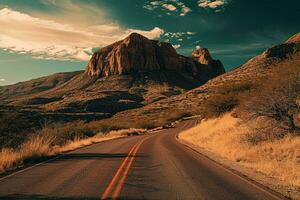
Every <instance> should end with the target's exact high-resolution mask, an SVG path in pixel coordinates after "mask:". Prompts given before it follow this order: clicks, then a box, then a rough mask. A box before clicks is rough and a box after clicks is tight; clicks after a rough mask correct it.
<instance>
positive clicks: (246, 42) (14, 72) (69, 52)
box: [0, 0, 300, 85]
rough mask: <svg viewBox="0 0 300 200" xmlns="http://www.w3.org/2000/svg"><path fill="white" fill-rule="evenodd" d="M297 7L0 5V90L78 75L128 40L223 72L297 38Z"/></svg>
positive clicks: (120, 2)
mask: <svg viewBox="0 0 300 200" xmlns="http://www.w3.org/2000/svg"><path fill="white" fill-rule="evenodd" d="M299 19H300V1H299V0H276V1H274V0H153V1H149V0H22V1H21V0H0V27H1V29H0V85H8V84H14V83H16V82H20V81H25V80H29V79H33V78H37V77H41V76H45V75H50V74H53V73H56V72H66V71H76V70H83V69H85V66H86V64H87V62H88V60H89V58H90V57H91V55H92V54H93V52H94V51H95V50H96V49H98V48H101V47H103V46H106V45H108V44H111V43H113V42H115V41H118V40H121V39H123V38H124V37H126V36H127V35H128V34H130V33H132V32H137V33H140V34H143V35H145V36H146V37H148V38H150V39H156V40H160V41H167V42H171V43H172V44H173V46H174V48H176V50H177V52H178V53H180V54H183V55H186V56H189V55H191V53H192V51H193V50H194V49H196V48H199V47H206V48H208V49H209V50H210V52H211V54H212V56H213V57H214V58H215V59H220V60H221V61H222V62H223V64H224V66H225V68H226V70H227V71H229V70H231V69H233V68H236V67H238V66H240V65H241V64H243V63H245V62H246V61H247V60H249V59H250V58H252V57H254V56H255V55H258V54H260V53H261V52H263V51H264V50H265V49H266V48H268V47H271V46H273V45H276V44H279V43H282V42H284V41H285V40H287V39H288V38H289V37H291V36H292V35H294V34H296V33H298V32H300V21H299Z"/></svg>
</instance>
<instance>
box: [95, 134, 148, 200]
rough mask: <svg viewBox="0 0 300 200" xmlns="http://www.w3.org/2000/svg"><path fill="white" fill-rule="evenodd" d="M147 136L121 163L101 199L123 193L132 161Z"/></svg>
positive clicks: (115, 197) (116, 196)
mask: <svg viewBox="0 0 300 200" xmlns="http://www.w3.org/2000/svg"><path fill="white" fill-rule="evenodd" d="M146 139H147V138H145V139H143V140H141V141H140V142H139V143H136V144H135V145H134V146H133V147H132V148H131V150H130V151H129V153H128V155H127V157H126V158H125V159H124V160H123V162H122V164H121V165H120V167H119V169H118V171H117V172H116V174H115V175H114V177H113V178H112V179H111V181H110V183H109V184H108V186H107V187H106V189H105V190H104V192H103V194H102V197H101V200H105V199H117V198H118V197H119V195H120V193H121V189H122V187H123V185H124V182H125V179H126V177H127V174H128V172H129V169H130V166H131V165H132V162H133V160H134V157H135V155H136V153H137V151H138V150H139V148H140V146H141V145H142V143H143V142H144V141H145V140H146Z"/></svg>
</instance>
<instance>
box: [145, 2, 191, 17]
mask: <svg viewBox="0 0 300 200" xmlns="http://www.w3.org/2000/svg"><path fill="white" fill-rule="evenodd" d="M143 7H144V8H145V9H147V10H150V11H153V10H157V9H159V10H165V11H167V12H166V13H165V14H166V15H171V13H176V14H178V15H179V16H185V15H186V14H187V13H189V12H191V9H190V8H189V7H187V6H186V5H185V4H184V3H183V2H181V1H180V0H159V1H147V2H146V3H145V5H144V6H143Z"/></svg>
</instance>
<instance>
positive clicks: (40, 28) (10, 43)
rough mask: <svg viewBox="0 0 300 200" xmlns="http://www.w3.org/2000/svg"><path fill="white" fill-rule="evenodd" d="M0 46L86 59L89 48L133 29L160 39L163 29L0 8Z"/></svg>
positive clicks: (53, 56)
mask: <svg viewBox="0 0 300 200" xmlns="http://www.w3.org/2000/svg"><path fill="white" fill-rule="evenodd" d="M0 26H1V27H2V28H1V29H0V48H2V49H5V50H7V51H10V52H17V53H20V54H25V53H29V54H31V55H32V56H33V57H34V58H36V59H55V60H88V59H89V58H90V56H91V54H92V48H94V47H101V46H105V45H108V44H110V43H112V42H115V41H117V40H120V39H123V38H124V37H126V36H127V35H129V34H130V33H132V32H137V33H140V34H143V35H145V36H146V37H148V38H150V39H155V38H159V37H160V36H161V35H162V34H163V33H164V31H163V30H162V29H160V28H158V27H155V28H153V29H152V30H150V31H145V30H137V29H123V28H121V27H120V26H119V25H118V24H100V25H94V26H86V27H84V28H83V27H82V26H78V25H77V24H64V23H61V22H56V21H53V20H49V19H42V18H38V17H33V16H31V15H29V14H25V13H21V12H18V11H14V10H11V9H9V8H3V9H1V10H0Z"/></svg>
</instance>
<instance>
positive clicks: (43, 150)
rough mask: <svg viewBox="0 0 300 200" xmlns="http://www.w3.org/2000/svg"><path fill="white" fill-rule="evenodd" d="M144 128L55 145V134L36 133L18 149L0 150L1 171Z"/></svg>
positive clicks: (141, 130) (100, 134) (111, 132)
mask: <svg viewBox="0 0 300 200" xmlns="http://www.w3.org/2000/svg"><path fill="white" fill-rule="evenodd" d="M145 131H146V130H144V129H123V130H118V131H110V132H109V133H106V134H102V133H99V134H96V135H95V136H93V137H89V138H86V139H74V140H71V141H68V142H67V143H66V144H65V145H62V146H53V145H52V141H53V140H54V137H53V136H49V135H36V136H32V137H31V138H29V139H28V140H26V141H25V142H24V143H23V144H22V145H21V146H20V147H19V148H18V149H2V150H0V173H1V172H4V171H6V170H8V169H12V168H13V167H17V166H19V165H21V164H22V163H24V162H25V161H27V160H35V159H39V158H43V157H47V156H53V155H57V154H60V153H63V152H67V151H71V150H75V149H77V148H80V147H84V146H87V145H91V144H94V143H98V142H102V141H107V140H111V139H115V138H121V137H126V136H130V135H138V134H142V133H144V132H145Z"/></svg>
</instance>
